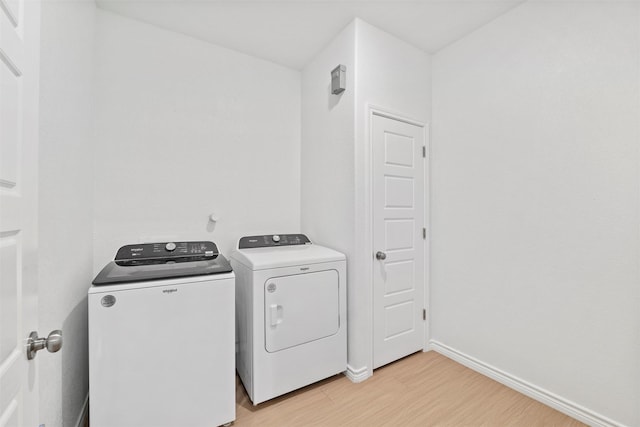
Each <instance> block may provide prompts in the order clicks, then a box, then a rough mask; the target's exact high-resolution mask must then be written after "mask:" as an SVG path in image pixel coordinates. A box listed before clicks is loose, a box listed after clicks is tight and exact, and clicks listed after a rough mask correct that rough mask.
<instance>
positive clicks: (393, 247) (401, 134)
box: [371, 115, 425, 369]
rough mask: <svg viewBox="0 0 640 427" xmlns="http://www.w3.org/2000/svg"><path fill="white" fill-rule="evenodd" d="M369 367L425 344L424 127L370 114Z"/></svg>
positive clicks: (406, 353) (383, 362)
mask: <svg viewBox="0 0 640 427" xmlns="http://www.w3.org/2000/svg"><path fill="white" fill-rule="evenodd" d="M371 139H372V145H373V147H372V148H373V180H372V182H373V254H372V256H373V257H374V264H373V305H374V306H373V313H374V318H373V367H374V369H375V368H378V367H380V366H383V365H385V364H387V363H390V362H393V361H394V360H397V359H400V358H401V357H404V356H407V355H409V354H411V353H414V352H416V351H419V350H421V349H422V348H423V345H424V328H425V322H424V320H423V309H424V292H425V290H424V289H425V285H424V262H425V260H424V255H425V254H424V252H425V251H424V241H423V227H424V198H425V192H424V159H423V146H424V143H425V141H424V128H423V127H421V126H416V125H413V124H409V123H405V122H403V121H399V120H394V119H391V118H387V117H382V116H379V115H373V123H372V135H371Z"/></svg>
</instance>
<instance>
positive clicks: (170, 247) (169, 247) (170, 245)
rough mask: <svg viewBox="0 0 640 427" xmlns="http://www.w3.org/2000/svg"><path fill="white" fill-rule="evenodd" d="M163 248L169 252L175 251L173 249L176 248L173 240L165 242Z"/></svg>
mask: <svg viewBox="0 0 640 427" xmlns="http://www.w3.org/2000/svg"><path fill="white" fill-rule="evenodd" d="M164 248H165V249H166V250H167V251H169V252H173V251H175V250H176V244H175V243H173V242H169V243H167V244H166V245H165V247H164Z"/></svg>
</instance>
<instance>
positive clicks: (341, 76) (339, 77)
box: [331, 64, 347, 95]
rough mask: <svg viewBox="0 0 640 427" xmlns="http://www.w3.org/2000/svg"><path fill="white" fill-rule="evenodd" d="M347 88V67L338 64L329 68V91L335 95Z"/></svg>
mask: <svg viewBox="0 0 640 427" xmlns="http://www.w3.org/2000/svg"><path fill="white" fill-rule="evenodd" d="M346 88H347V67H346V66H344V65H342V64H340V65H338V66H337V67H336V68H334V69H333V70H331V93H332V94H334V95H337V94H339V93H342V92H344V90H345V89H346Z"/></svg>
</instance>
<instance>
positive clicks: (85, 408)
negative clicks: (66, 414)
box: [76, 393, 89, 427]
mask: <svg viewBox="0 0 640 427" xmlns="http://www.w3.org/2000/svg"><path fill="white" fill-rule="evenodd" d="M88 416H89V393H87V397H85V398H84V403H83V404H82V408H80V414H78V420H77V421H76V427H83V426H84V422H85V420H86V419H87V417H88Z"/></svg>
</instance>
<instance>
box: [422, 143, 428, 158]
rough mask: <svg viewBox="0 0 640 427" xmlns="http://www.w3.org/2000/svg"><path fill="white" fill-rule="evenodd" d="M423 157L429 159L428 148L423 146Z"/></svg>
mask: <svg viewBox="0 0 640 427" xmlns="http://www.w3.org/2000/svg"><path fill="white" fill-rule="evenodd" d="M422 157H424V158H427V146H426V145H423V146H422Z"/></svg>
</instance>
